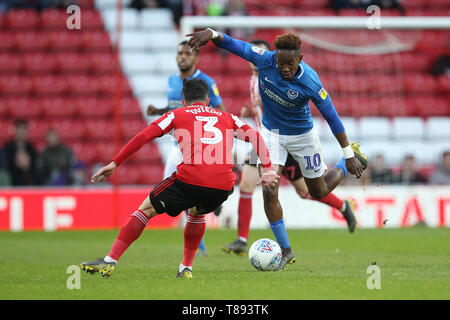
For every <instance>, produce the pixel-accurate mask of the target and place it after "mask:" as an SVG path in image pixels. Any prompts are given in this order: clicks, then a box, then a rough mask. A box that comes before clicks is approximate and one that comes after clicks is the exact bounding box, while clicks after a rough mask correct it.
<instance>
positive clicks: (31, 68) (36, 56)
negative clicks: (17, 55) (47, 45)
mask: <svg viewBox="0 0 450 320" xmlns="http://www.w3.org/2000/svg"><path fill="white" fill-rule="evenodd" d="M22 62H23V68H24V70H25V71H26V72H27V73H34V72H36V73H46V74H51V73H53V72H54V71H55V70H56V59H55V56H54V55H52V54H44V53H40V52H38V53H27V54H23V55H22Z"/></svg>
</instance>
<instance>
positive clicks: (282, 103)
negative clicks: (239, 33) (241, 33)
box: [218, 34, 344, 135]
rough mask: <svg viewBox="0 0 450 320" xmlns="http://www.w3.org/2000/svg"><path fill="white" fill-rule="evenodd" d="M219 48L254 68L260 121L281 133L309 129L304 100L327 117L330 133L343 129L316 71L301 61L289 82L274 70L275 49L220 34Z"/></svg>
mask: <svg viewBox="0 0 450 320" xmlns="http://www.w3.org/2000/svg"><path fill="white" fill-rule="evenodd" d="M218 46H219V47H221V48H224V49H227V50H229V51H231V52H233V53H235V54H237V55H239V56H241V57H242V58H244V59H245V60H247V61H249V62H252V63H253V64H254V65H255V66H256V67H257V68H258V78H259V92H260V95H261V101H262V105H263V115H262V124H263V125H264V126H265V127H266V128H267V129H269V130H278V132H279V134H281V135H298V134H303V133H306V132H308V131H310V130H311V129H312V128H313V119H312V116H311V112H310V109H309V105H308V102H309V101H310V100H312V101H313V102H314V104H315V105H316V107H317V108H318V109H319V111H320V112H321V114H322V115H323V116H324V118H325V119H326V120H327V122H328V124H329V125H330V127H331V130H332V131H333V133H335V134H336V133H340V132H343V131H344V127H343V125H342V122H341V120H340V119H339V116H338V115H337V112H336V109H335V108H334V106H333V104H332V102H331V98H330V96H329V95H328V93H327V91H326V90H325V89H324V88H323V86H322V83H321V82H320V80H319V77H318V75H317V73H316V72H315V71H314V70H313V69H312V68H311V67H310V66H309V65H307V64H306V63H305V62H303V61H302V62H301V63H300V64H299V70H298V73H297V74H296V75H295V77H294V79H292V80H291V81H287V80H284V79H283V77H282V75H281V74H280V72H279V71H278V66H277V61H276V56H275V51H272V52H270V51H266V50H264V49H261V48H258V47H257V46H253V45H251V44H250V43H247V42H245V41H241V40H236V39H233V38H231V37H229V36H227V35H225V34H224V40H222V41H221V42H220V43H219V44H218Z"/></svg>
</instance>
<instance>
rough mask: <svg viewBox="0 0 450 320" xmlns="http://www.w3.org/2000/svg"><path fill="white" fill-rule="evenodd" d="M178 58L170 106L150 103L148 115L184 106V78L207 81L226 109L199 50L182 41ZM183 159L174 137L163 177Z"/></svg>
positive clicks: (213, 98)
mask: <svg viewBox="0 0 450 320" xmlns="http://www.w3.org/2000/svg"><path fill="white" fill-rule="evenodd" d="M176 60H177V65H178V69H179V72H177V73H174V74H172V75H170V77H169V82H168V88H167V100H168V106H167V107H165V108H156V107H155V106H153V105H149V106H148V107H147V115H148V116H153V115H163V114H164V113H166V112H168V111H170V110H174V109H177V108H182V107H184V106H183V103H182V102H181V100H182V99H184V97H183V79H200V80H203V81H205V82H206V84H207V85H208V89H209V99H210V102H209V105H210V106H211V107H213V108H216V109H218V110H222V111H225V108H224V106H223V103H222V98H221V97H220V94H219V89H218V88H217V85H216V83H215V82H214V80H213V79H212V78H211V77H210V76H208V75H207V74H205V73H203V72H202V71H200V70H199V69H197V67H196V66H197V62H198V50H191V48H190V47H188V46H187V41H182V42H180V43H179V44H178V47H177V56H176ZM182 160H183V157H182V155H181V152H180V148H179V147H178V143H177V142H176V140H175V139H173V146H172V148H171V149H170V151H169V154H168V156H167V160H166V163H165V166H164V177H163V178H164V179H166V178H168V177H170V176H171V175H172V173H174V172H175V171H177V166H178V165H179V164H180V163H181V161H182ZM216 212H220V208H219V209H218V210H216ZM198 253H199V255H203V254H205V253H206V246H205V243H204V240H203V239H202V241H201V243H200V246H199V252H198Z"/></svg>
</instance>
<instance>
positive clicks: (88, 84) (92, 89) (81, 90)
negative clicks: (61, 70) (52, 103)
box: [64, 74, 100, 97]
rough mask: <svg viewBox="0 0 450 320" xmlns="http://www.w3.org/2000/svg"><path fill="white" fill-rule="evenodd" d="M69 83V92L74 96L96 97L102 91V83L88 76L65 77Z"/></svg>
mask: <svg viewBox="0 0 450 320" xmlns="http://www.w3.org/2000/svg"><path fill="white" fill-rule="evenodd" d="M64 81H65V82H66V83H67V92H68V93H69V94H70V95H72V96H75V97H76V96H78V95H84V96H95V95H97V94H98V92H99V89H100V81H99V80H98V79H96V78H93V77H89V76H88V75H85V74H81V75H71V76H66V77H64Z"/></svg>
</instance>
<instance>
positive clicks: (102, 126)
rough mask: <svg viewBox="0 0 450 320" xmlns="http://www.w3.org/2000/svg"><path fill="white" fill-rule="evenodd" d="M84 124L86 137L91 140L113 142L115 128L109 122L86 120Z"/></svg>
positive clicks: (111, 122)
mask: <svg viewBox="0 0 450 320" xmlns="http://www.w3.org/2000/svg"><path fill="white" fill-rule="evenodd" d="M85 122H86V134H87V137H88V138H90V139H93V140H105V141H113V140H114V134H115V128H114V122H113V121H110V120H103V119H102V120H88V121H85Z"/></svg>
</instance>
